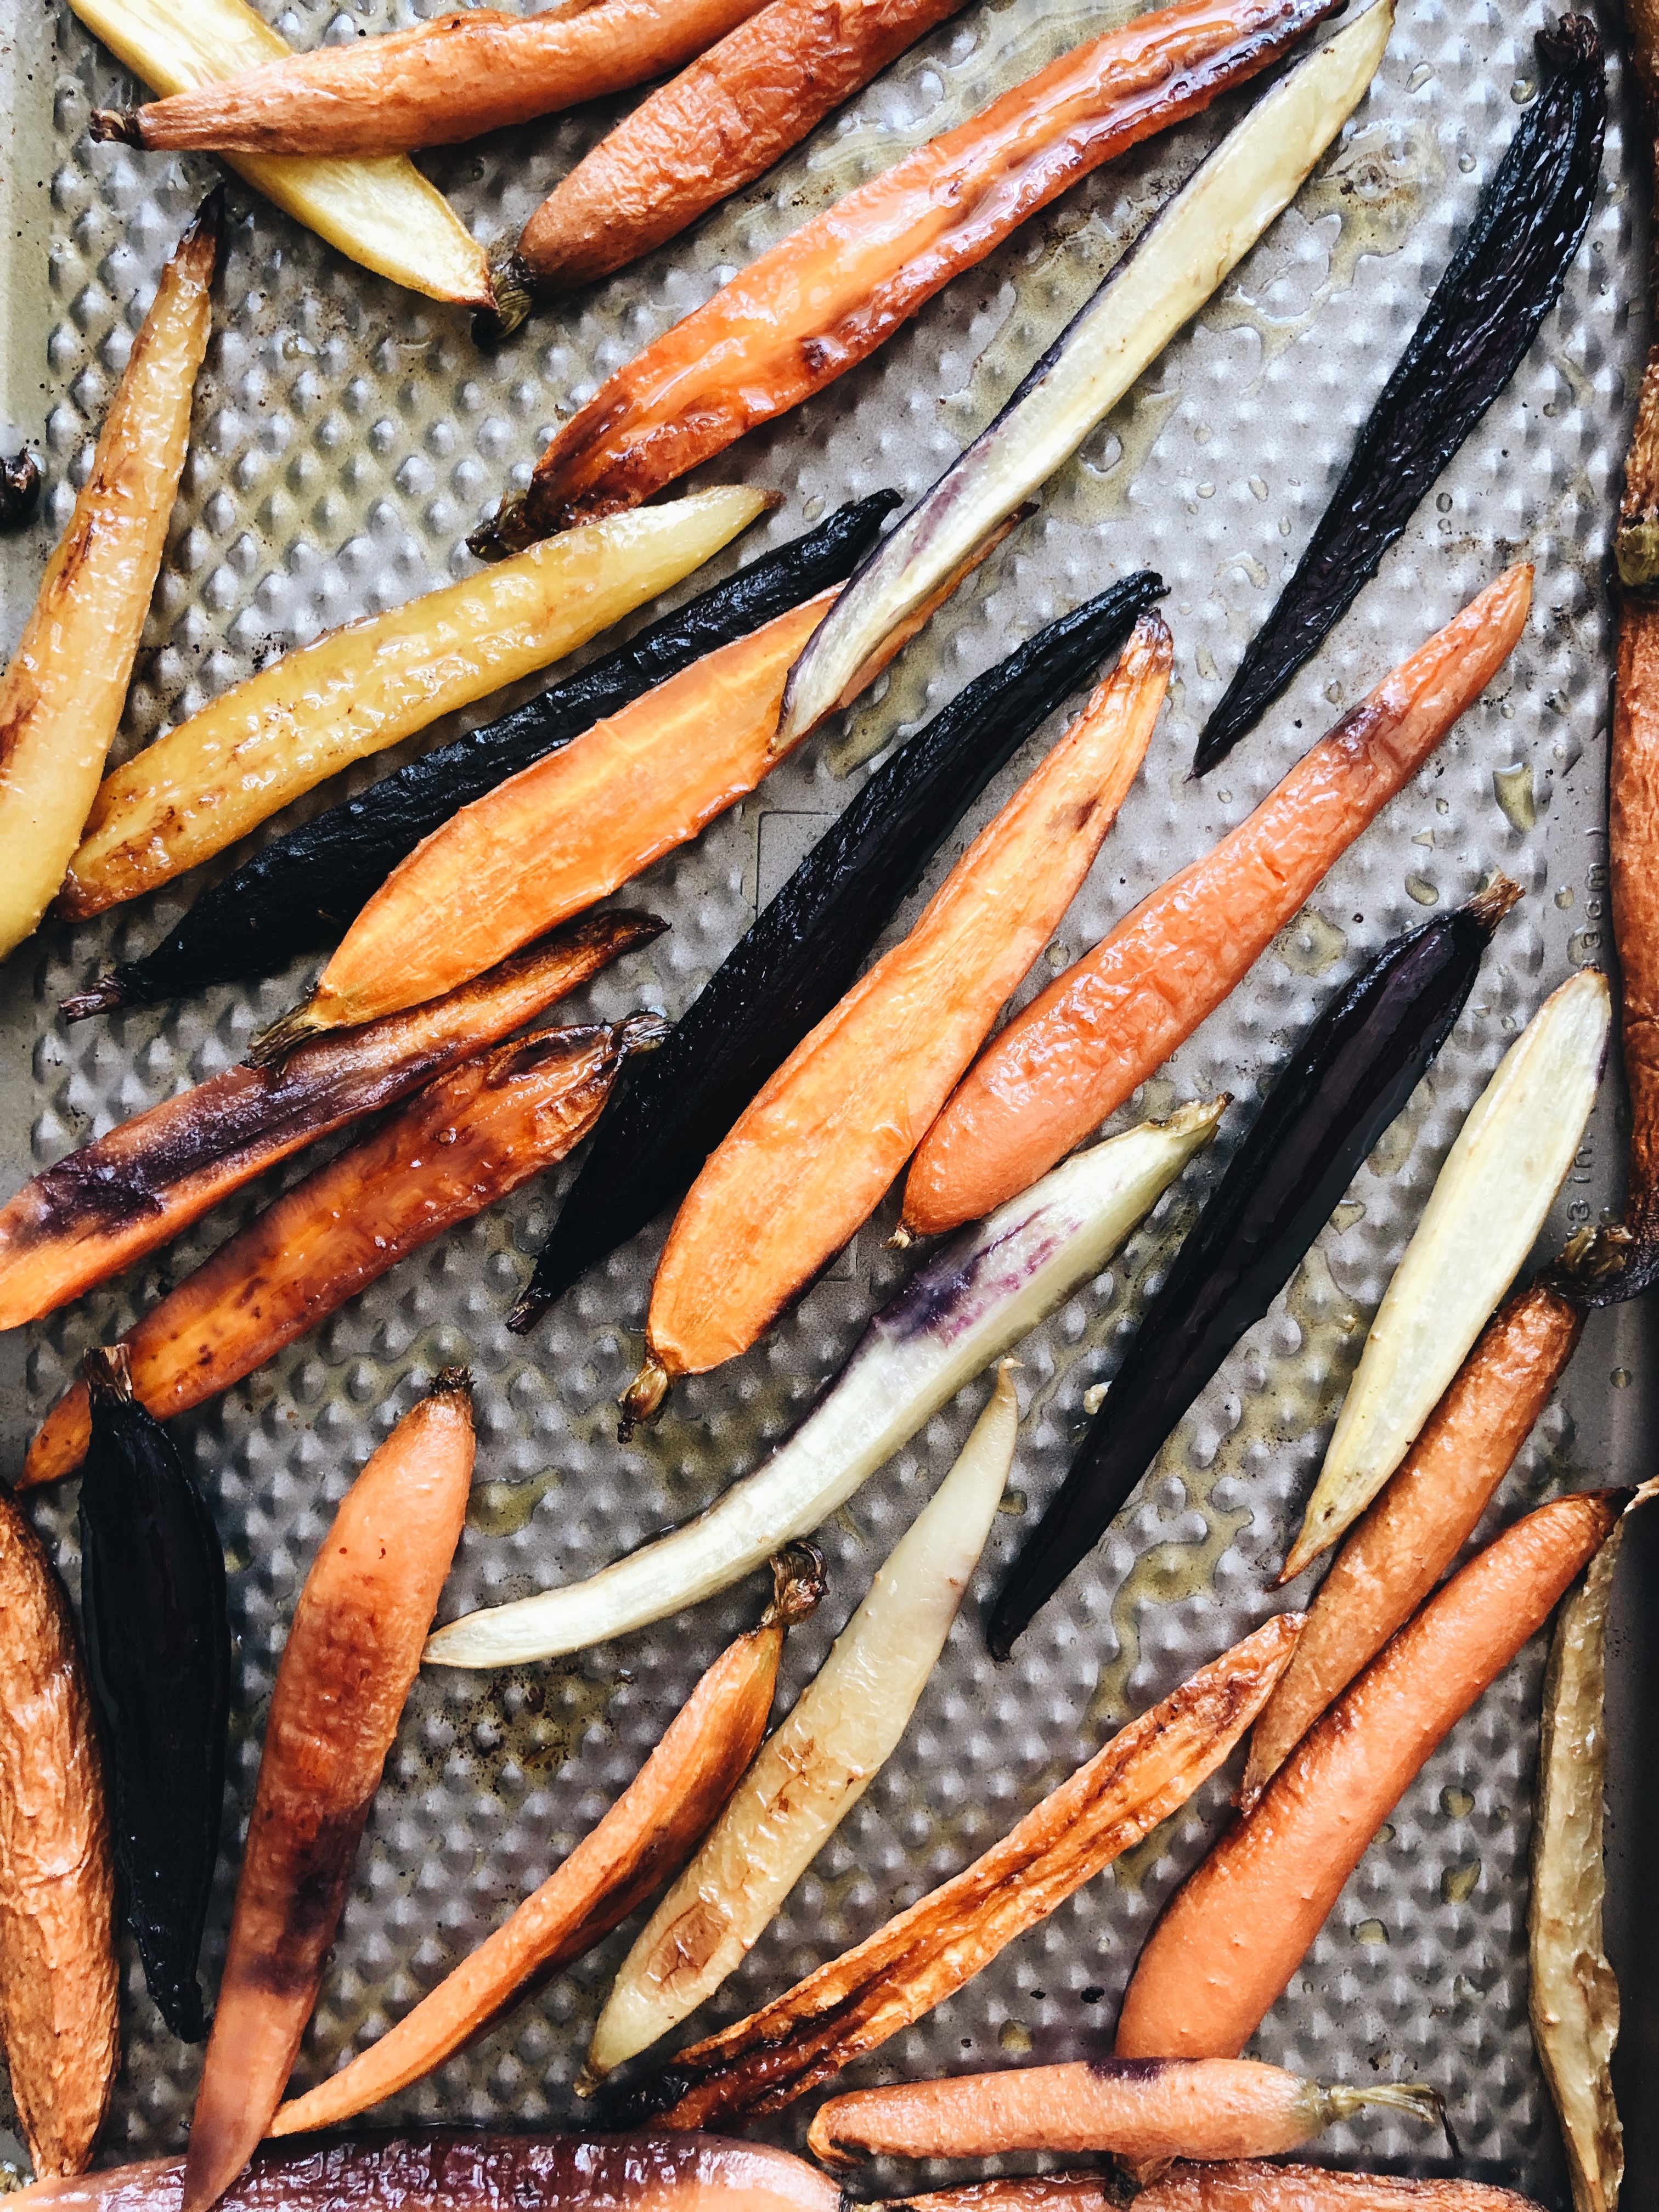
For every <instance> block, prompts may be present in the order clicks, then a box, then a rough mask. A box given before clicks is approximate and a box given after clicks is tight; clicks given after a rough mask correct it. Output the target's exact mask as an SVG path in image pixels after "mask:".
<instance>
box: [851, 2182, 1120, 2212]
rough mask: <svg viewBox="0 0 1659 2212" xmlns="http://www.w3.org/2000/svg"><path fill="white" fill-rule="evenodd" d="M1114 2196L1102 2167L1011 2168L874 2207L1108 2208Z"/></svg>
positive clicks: (935, 2211) (1099, 2211)
mask: <svg viewBox="0 0 1659 2212" xmlns="http://www.w3.org/2000/svg"><path fill="white" fill-rule="evenodd" d="M1114 2202H1115V2198H1114V2197H1113V2194H1112V2192H1111V2189H1110V2185H1109V2179H1108V2177H1107V2176H1106V2175H1105V2174H1103V2173H1033V2174H1021V2175H1015V2174H1010V2175H1009V2176H1007V2178H1006V2179H1003V2180H999V2181H965V2182H963V2185H962V2186H961V2187H960V2188H959V2189H935V2190H931V2191H928V2192H927V2195H926V2196H921V2197H885V2198H883V2197H878V2198H877V2199H876V2200H875V2206H876V2212H1107V2208H1108V2207H1109V2206H1111V2205H1112V2204H1113V2203H1114Z"/></svg>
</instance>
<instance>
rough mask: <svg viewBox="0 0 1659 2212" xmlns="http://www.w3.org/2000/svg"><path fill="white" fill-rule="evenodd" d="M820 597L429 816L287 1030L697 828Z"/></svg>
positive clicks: (385, 1004) (363, 1000)
mask: <svg viewBox="0 0 1659 2212" xmlns="http://www.w3.org/2000/svg"><path fill="white" fill-rule="evenodd" d="M605 4H606V5H609V4H610V0H605ZM834 597H835V594H834V593H833V592H821V593H820V594H819V596H818V597H817V599H809V600H808V601H807V603H806V605H805V606H802V607H796V608H793V609H792V610H791V611H790V612H789V613H787V614H785V615H780V616H779V617H777V619H776V620H775V622H770V623H765V624H764V625H763V627H762V628H761V629H757V630H755V631H753V632H751V633H750V635H749V636H747V637H740V638H738V639H736V640H734V641H733V642H732V644H730V645H723V646H720V647H718V648H717V649H716V650H715V651H714V652H713V653H705V654H704V656H703V658H702V659H701V660H699V661H697V662H696V663H695V664H694V665H692V666H691V667H690V668H687V669H684V670H683V671H681V673H680V674H679V675H678V676H673V677H671V678H669V680H668V681H667V683H665V684H659V685H658V686H657V688H656V690H654V691H647V693H646V694H645V696H644V697H643V698H641V699H637V700H635V702H633V704H632V705H631V706H628V707H624V708H623V710H622V712H621V713H620V714H612V715H611V716H610V717H609V719H608V720H605V721H603V722H598V723H596V724H595V725H594V726H593V727H592V729H591V730H588V731H586V732H585V733H584V734H583V735H582V736H581V737H580V738H576V740H575V741H574V744H568V745H566V746H564V747H563V748H562V750H560V751H558V752H556V753H550V754H549V755H548V757H547V758H546V759H545V760H540V761H538V762H536V763H535V764H534V765H533V766H532V767H530V768H527V769H522V770H521V771H520V774H519V775H514V776H509V777H508V779H507V781H506V782H505V783H502V784H498V785H497V786H496V787H495V790H494V791H491V792H489V793H486V794H485V795H484V797H483V798H482V799H475V800H474V801H473V803H472V805H471V806H464V807H463V808H462V809H461V811H460V812H459V814H456V815H454V816H453V817H451V819H450V820H449V821H447V823H445V824H444V826H443V828H442V829H435V830H434V831H433V833H432V835H431V836H429V837H428V838H426V839H424V840H423V841H422V843H420V844H419V845H417V846H416V848H415V850H414V851H413V852H412V853H411V854H410V856H409V858H408V859H407V860H404V861H401V862H400V863H399V864H398V866H397V867H395V868H394V869H393V870H392V873H391V874H390V875H389V876H388V877H387V878H386V882H385V883H384V884H382V885H381V886H380V890H378V891H376V892H375V894H374V897H373V898H372V899H370V901H369V902H368V905H367V906H366V907H364V908H363V909H362V913H361V914H360V915H358V916H357V919H356V921H355V922H353V924H352V925H351V927H350V929H349V931H348V932H347V933H346V936H345V939H344V940H343V943H342V944H341V945H340V946H339V948H338V950H337V951H336V953H335V955H334V957H333V958H332V959H331V961H330V962H329V963H328V966H327V967H326V968H325V969H324V970H323V973H322V975H321V978H320V979H319V982H318V985H317V987H316V989H315V991H313V994H312V995H311V998H310V1000H308V1001H307V1006H306V1007H305V1009H304V1010H303V1012H301V1013H300V1014H297V1015H296V1016H295V1017H294V1018H293V1025H292V1030H291V1031H285V1034H292V1035H295V1036H302V1035H303V1034H304V1033H305V1030H306V1029H307V1027H310V1028H313V1029H325V1028H326V1029H339V1028H343V1027H345V1026H347V1025H349V1024H356V1023H358V1022H364V1021H369V1020H372V1019H374V1018H378V1017H379V1016H380V1015H382V1014H386V1013H391V1012H396V1011H397V1010H398V1008H400V1007H403V1006H412V1005H416V1004H418V1003H419V1002H420V1000H422V999H427V998H431V997H434V996H435V995H436V994H437V993H439V992H441V991H447V990H453V988H454V987H455V986H456V985H457V984H459V983H460V982H462V981H465V979H466V978H467V977H469V976H471V975H477V974H478V973H479V972H480V970H482V969H485V968H488V967H489V966H491V965H492V964H493V963H495V961H497V960H499V959H500V958H501V957H502V955H503V954H505V953H507V952H510V951H513V949H514V948H515V947H516V946H518V945H523V944H526V943H527V942H528V940H529V939H532V938H533V937H538V936H539V935H540V934H541V933H542V932H543V931H544V929H550V928H551V927H553V926H554V924H555V923H556V922H558V921H563V920H565V919H566V918H567V917H568V916H569V915H573V914H578V913H580V911H581V910H582V908H585V907H589V906H592V904H593V903H594V902H595V901H596V900H599V899H602V898H604V897H605V896H608V894H609V893H610V892H611V891H613V890H617V888H618V886H619V885H621V884H625V883H626V882H627V881H628V880H629V878H630V877H632V876H636V875H637V874H638V873H639V872H640V870H641V868H645V867H648V866H650V864H651V862H652V861H653V860H659V859H660V858H661V856H662V854H665V853H666V852H670V851H671V850H672V849H673V848H674V847H675V846H676V845H682V844H684V842H686V841H687V839H688V838H691V837H695V836H696V834H697V832H698V830H700V829H702V827H703V826H704V824H705V823H708V822H711V821H713V820H714V817H715V816H716V815H719V814H723V813H724V812H725V811H726V808H727V807H728V806H731V805H734V804H735V803H736V802H737V800H738V799H742V798H743V797H744V796H745V795H746V793H749V792H751V791H752V790H753V789H754V788H755V787H756V785H757V783H759V782H760V781H761V779H762V777H763V776H764V775H765V774H766V773H767V771H768V769H769V768H771V767H772V766H773V764H774V763H773V756H772V755H771V753H770V752H769V750H768V748H769V744H770V741H771V738H772V736H773V733H774V732H775V730H776V728H777V722H778V711H779V708H780V706H781V702H782V699H783V687H784V684H785V681H786V680H787V677H788V673H789V669H790V665H791V663H792V662H793V659H794V658H795V656H796V654H797V653H799V651H800V649H801V647H802V646H804V645H805V642H806V641H807V639H808V638H809V637H810V636H811V634H812V632H813V631H814V630H815V629H817V626H818V624H819V623H821V622H822V621H823V617H824V613H825V611H826V610H827V609H828V607H829V604H830V601H831V600H832V599H834ZM282 1026H283V1025H280V1024H279V1027H282Z"/></svg>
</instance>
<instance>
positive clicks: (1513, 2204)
mask: <svg viewBox="0 0 1659 2212" xmlns="http://www.w3.org/2000/svg"><path fill="white" fill-rule="evenodd" d="M1110 2202H1111V2199H1110V2197H1109V2196H1108V2194H1107V2183H1106V2178H1105V2177H1104V2175H1103V2174H1099V2173H1043V2174H1033V2175H1031V2176H1030V2177H1029V2178H1025V2177H1018V2178H1017V2177H1015V2176H1012V2175H1011V2176H1010V2177H1009V2178H1008V2179H1006V2180H1003V2181H969V2182H966V2183H964V2184H963V2185H962V2186H961V2187H960V2188H958V2189H939V2190H935V2191H933V2193H932V2194H931V2195H930V2196H927V2197H888V2198H884V2199H882V2198H878V2199H876V2200H875V2201H874V2202H873V2203H872V2205H871V2207H870V2212H1103V2207H1104V2206H1105V2205H1107V2204H1109V2203H1110ZM24 2212H33V2208H31V2207H27V2206H26V2207H25V2208H24ZM65 2212H80V2208H78V2207H76V2208H65ZM89 2212H95V2208H90V2209H89ZM1132 2212H1540V2207H1539V2206H1538V2205H1536V2204H1534V2203H1533V2201H1532V2199H1531V2197H1519V2196H1517V2195H1516V2192H1515V2191H1514V2190H1512V2189H1495V2188H1493V2187H1492V2185H1490V2184H1489V2183H1487V2182H1482V2181H1407V2180H1402V2179H1399V2178H1397V2177H1396V2176H1395V2175H1394V2174H1382V2173H1348V2172H1342V2171H1340V2170H1339V2169H1338V2168H1336V2167H1334V2166H1269V2165H1267V2164H1265V2163H1261V2162H1258V2161H1257V2160H1254V2159H1229V2160H1226V2161H1225V2163H1222V2164H1219V2165H1215V2166H1209V2165H1204V2166H1171V2167H1170V2171H1169V2172H1168V2173H1166V2174H1165V2175H1164V2176H1163V2178H1162V2179H1160V2180H1158V2181H1155V2182H1154V2183H1153V2184H1152V2187H1151V2188H1150V2189H1143V2190H1142V2191H1140V2192H1139V2195H1138V2196H1137V2197H1134V2198H1133V2200H1132Z"/></svg>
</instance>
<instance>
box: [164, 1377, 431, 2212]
mask: <svg viewBox="0 0 1659 2212" xmlns="http://www.w3.org/2000/svg"><path fill="white" fill-rule="evenodd" d="M471 1480H472V1390H471V1378H470V1377H469V1376H468V1375H467V1372H466V1370H465V1368H459V1367H454V1368H446V1369H445V1370H444V1372H443V1373H442V1374H441V1375H440V1376H439V1377H438V1379H437V1381H436V1383H435V1384H434V1386H433V1391H432V1395H431V1396H430V1397H429V1398H426V1399H423V1400H422V1402H421V1403H420V1404H419V1405H418V1406H416V1407H415V1409H414V1411H413V1412H412V1413H406V1414H405V1415H404V1418H403V1419H402V1420H401V1421H399V1422H398V1425H397V1427H396V1428H395V1429H394V1430H393V1431H392V1434H391V1435H390V1436H389V1437H387V1438H386V1442H385V1443H383V1444H382V1445H381V1446H380V1449H379V1450H378V1451H377V1452H376V1453H375V1454H374V1456H373V1457H372V1458H371V1459H370V1461H369V1462H368V1465H367V1466H366V1467H365V1468H364V1469H363V1471H362V1474H360V1475H359V1476H358V1477H357V1480H356V1482H355V1483H353V1485H352V1486H351V1488H350V1489H349V1491H348V1492H346V1494H345V1497H344V1498H343V1500H342V1501H341V1504H340V1510H339V1511H338V1512H337V1514H336V1515H335V1516H334V1522H333V1526H332V1527H331V1528H330V1530H329V1532H328V1534H327V1535H326V1536H325V1537H324V1539H323V1541H322V1542H321V1544H320V1545H319V1547H318V1550H317V1556H316V1558H315V1559H314V1560H313V1563H312V1568H311V1572H310V1573H309V1574H308V1575H307V1577H306V1582H305V1588H304V1589H302V1590H301V1593H300V1602H299V1604H298V1605H297V1606H296V1607H295V1613H294V1625H293V1626H292V1627H291V1628H290V1629H289V1635H288V1642H287V1643H286V1644H285V1645H284V1646H283V1656H282V1662H281V1663H280V1665H279V1666H278V1668H277V1669H276V1687H275V1689H274V1690H273V1691H272V1692H271V1697H270V1717H269V1718H268V1719H267V1721H266V1723H265V1740H264V1751H263V1753H261V1755H260V1759H259V1779H258V1784H257V1786H256V1788H255V1790H254V1795H253V1814H252V1820H250V1821H249V1824H248V1834H247V1847H246V1850H245V1851H244V1853H243V1857H242V1871H241V1874H240V1876H239V1877H238V1880H237V1883H236V1904H235V1907H234V1911H233V1913H232V1916H231V1923H230V1944H229V1948H228V1951H227V1952H226V1954H225V1970H224V1974H223V1977H222V1979H221V1981H220V1984H219V2003H218V2008H217V2010H216V2012H215V2014H214V2016H213V2033H212V2034H211V2035H210V2038H209V2039H208V2048H207V2058H206V2061H205V2063H204V2066H203V2069H202V2084H201V2087H200V2088H199V2089H198V2090H197V2096H196V2114H195V2118H194V2119H193V2120H192V2121H191V2130H190V2149H189V2152H188V2154H187V2155H186V2158H185V2186H184V2199H183V2212H206V2208H207V2207H208V2206H209V2205H210V2204H212V2203H216V2201H217V2199H218V2198H219V2197H222V2196H223V2194H224V2192H225V2191H226V2190H227V2189H228V2188H229V2186H230V2185H231V2183H232V2182H233V2181H234V2179H236V2176H237V2175H238V2174H239V2173H240V2172H241V2170H242V2168H243V2166H245V2165H246V2163H247V2160H248V2157H249V2155H250V2154H251V2153H252V2151H253V2149H254V2148H255V2147H256V2146H257V2145H258V2141H259V2138H260V2137H261V2136H263V2135H264V2131H265V2129H266V2127H267V2126H268V2125H269V2124H270V2117H271V2114H272V2113H273V2112H275V2111H276V2106H277V2101H278V2100H279V2099H280V2098H281V2096H282V2093H283V2084H284V2082H286V2081H287V2080H288V2077H289V2071H290V2069H292V2067H293V2064H294V2060H295V2053H296V2052H297V2051H298V2050H299V2048H300V2039H301V2036H302V2035H303V2034H304V2033H305V2028H306V2022H307V2020H309V2019H310V2017H311V2008H312V2006H313V2004H314V2003H315V2002H316V2000H317V1991H318V1989H319V1985H320V1984H321V1981H322V1978H323V1968H324V1966H325V1963H326V1961H327V1958H328V1954H329V1948H330V1946H331V1944H332V1943H333V1941H334V1931H335V1929H336V1928H337V1926H338V1924H339V1918H340V1911H341V1908H342V1907H343V1905H344V1903H345V1899H346V1892H347V1890H348V1889H349V1887H350V1883H351V1869H352V1866H353V1864H354V1863H355V1862H356V1857H357V1845H358V1844H359V1842H360V1841H361V1840H362V1832H363V1829H364V1826H365V1825H366V1824H367V1822H368V1815H369V1810H370V1808H371V1807H372V1806H373V1804H374V1793H375V1791H376V1790H378V1789H379V1787H380V1771H381V1769H382V1768H383V1767H384V1765H386V1753H387V1752H388V1751H390V1749H391V1748H392V1738H393V1736H394V1735H396V1734H397V1730H398V1717H399V1716H400V1715H401V1714H402V1712H403V1709H404V1699H405V1698H407V1697H408V1695H409V1689H410V1683H412V1682H413V1680H415V1676H416V1673H417V1672H418V1670H419V1668H420V1664H421V1647H422V1644H424V1643H425V1641H426V1636H427V1632H428V1629H429V1628H430V1627H431V1626H432V1616H433V1613H435V1610H436V1608H437V1604H438V1597H439V1594H440V1592H441V1590H442V1589H443V1585H444V1577H446V1576H447V1574H448V1572H449V1563H450V1561H451V1559H453V1557H454V1555H455V1547H456V1545H457V1544H458V1543H459V1541H460V1535H461V1526H462V1523H463V1522H464V1521H465V1517H466V1497H467V1490H468V1487H469V1486H470V1485H471Z"/></svg>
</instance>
